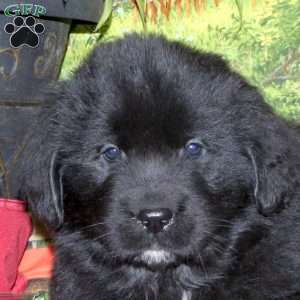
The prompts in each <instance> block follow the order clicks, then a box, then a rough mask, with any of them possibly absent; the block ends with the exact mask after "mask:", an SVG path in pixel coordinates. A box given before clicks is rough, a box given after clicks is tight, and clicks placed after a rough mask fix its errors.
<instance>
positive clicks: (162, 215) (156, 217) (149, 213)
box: [137, 208, 173, 233]
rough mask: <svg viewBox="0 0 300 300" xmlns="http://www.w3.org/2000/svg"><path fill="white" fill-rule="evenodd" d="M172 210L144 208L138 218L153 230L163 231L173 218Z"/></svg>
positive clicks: (154, 231) (156, 231) (155, 231)
mask: <svg viewBox="0 0 300 300" xmlns="http://www.w3.org/2000/svg"><path fill="white" fill-rule="evenodd" d="M172 216H173V214H172V212H171V210H170V209H168V208H157V209H143V210H141V211H140V212H139V214H138V215H137V219H138V220H139V221H141V222H142V224H143V225H144V226H145V227H146V228H147V229H148V230H149V231H151V232H153V233H158V232H160V231H162V230H163V229H164V228H165V227H166V226H167V225H168V224H170V222H171V219H172Z"/></svg>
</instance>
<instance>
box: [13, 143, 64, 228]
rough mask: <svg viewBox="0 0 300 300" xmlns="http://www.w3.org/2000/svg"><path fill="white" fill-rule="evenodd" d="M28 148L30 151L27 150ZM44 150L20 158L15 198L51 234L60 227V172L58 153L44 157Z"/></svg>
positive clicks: (48, 152)
mask: <svg viewBox="0 0 300 300" xmlns="http://www.w3.org/2000/svg"><path fill="white" fill-rule="evenodd" d="M30 148H31V147H30ZM42 149H43V147H41V148H40V151H39V150H35V154H34V155H32V156H31V155H30V154H28V155H26V152H27V153H28V151H26V152H25V153H24V155H23V160H25V164H24V166H23V168H22V174H21V187H20V189H19V193H18V197H19V198H20V199H25V200H27V201H28V203H29V208H30V210H31V211H32V213H33V214H34V216H36V217H37V218H38V219H39V220H40V221H42V222H43V223H46V225H47V226H48V228H49V229H50V230H57V229H59V228H60V226H61V225H62V223H63V219H64V209H63V184H62V177H63V168H62V167H61V166H60V161H59V154H58V152H56V151H55V152H52V153H51V152H50V151H47V152H46V153H45V152H43V151H42Z"/></svg>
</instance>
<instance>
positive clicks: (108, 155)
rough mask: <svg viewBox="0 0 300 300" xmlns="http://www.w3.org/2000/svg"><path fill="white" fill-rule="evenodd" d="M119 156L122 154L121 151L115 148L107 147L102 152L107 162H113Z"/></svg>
mask: <svg viewBox="0 0 300 300" xmlns="http://www.w3.org/2000/svg"><path fill="white" fill-rule="evenodd" d="M121 154H122V152H121V150H120V149H119V148H118V147H116V146H108V147H106V148H105V149H104V150H103V152H102V155H103V156H104V158H105V159H106V160H108V161H114V160H116V159H118V158H120V157H121Z"/></svg>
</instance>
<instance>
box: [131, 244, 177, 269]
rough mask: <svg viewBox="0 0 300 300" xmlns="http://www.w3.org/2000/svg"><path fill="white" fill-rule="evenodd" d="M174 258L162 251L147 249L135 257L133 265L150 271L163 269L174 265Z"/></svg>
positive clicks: (172, 255)
mask: <svg viewBox="0 0 300 300" xmlns="http://www.w3.org/2000/svg"><path fill="white" fill-rule="evenodd" d="M175 261H176V257H175V255H174V254H172V253H171V252H168V251H166V250H162V249H149V250H145V251H143V252H141V254H139V255H138V256H136V257H135V259H134V263H135V264H137V265H138V266H144V267H146V268H149V269H152V270H159V269H165V268H167V267H171V266H172V265H174V264H175Z"/></svg>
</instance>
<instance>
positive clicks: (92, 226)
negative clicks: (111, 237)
mask: <svg viewBox="0 0 300 300" xmlns="http://www.w3.org/2000/svg"><path fill="white" fill-rule="evenodd" d="M100 225H107V224H106V223H104V222H99V223H94V224H91V225H87V226H84V227H82V228H80V230H77V231H74V232H70V233H65V235H67V236H70V235H73V234H78V233H82V232H84V231H87V230H90V229H93V228H95V227H97V226H100Z"/></svg>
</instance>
